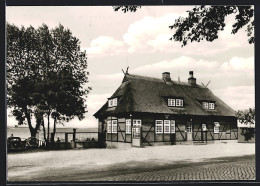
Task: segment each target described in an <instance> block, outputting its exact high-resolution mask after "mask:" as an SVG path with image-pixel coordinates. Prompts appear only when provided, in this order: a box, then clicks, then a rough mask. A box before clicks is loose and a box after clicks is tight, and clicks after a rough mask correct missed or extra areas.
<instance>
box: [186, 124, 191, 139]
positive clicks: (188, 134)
mask: <svg viewBox="0 0 260 186" xmlns="http://www.w3.org/2000/svg"><path fill="white" fill-rule="evenodd" d="M186 130H187V141H192V124H191V123H187V128H186Z"/></svg>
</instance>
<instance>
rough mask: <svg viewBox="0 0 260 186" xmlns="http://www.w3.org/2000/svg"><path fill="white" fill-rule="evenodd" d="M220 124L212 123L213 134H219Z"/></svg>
mask: <svg viewBox="0 0 260 186" xmlns="http://www.w3.org/2000/svg"><path fill="white" fill-rule="evenodd" d="M219 128H220V124H219V122H214V134H219Z"/></svg>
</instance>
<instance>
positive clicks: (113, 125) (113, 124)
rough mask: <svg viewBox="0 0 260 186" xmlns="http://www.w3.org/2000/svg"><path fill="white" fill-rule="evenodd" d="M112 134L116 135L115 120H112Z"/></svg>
mask: <svg viewBox="0 0 260 186" xmlns="http://www.w3.org/2000/svg"><path fill="white" fill-rule="evenodd" d="M112 133H117V120H112Z"/></svg>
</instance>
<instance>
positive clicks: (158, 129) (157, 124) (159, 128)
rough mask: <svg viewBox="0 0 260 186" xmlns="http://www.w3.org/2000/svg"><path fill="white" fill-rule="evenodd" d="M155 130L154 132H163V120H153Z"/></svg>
mask: <svg viewBox="0 0 260 186" xmlns="http://www.w3.org/2000/svg"><path fill="white" fill-rule="evenodd" d="M155 132H156V134H161V133H163V120H155Z"/></svg>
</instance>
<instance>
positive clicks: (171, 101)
mask: <svg viewBox="0 0 260 186" xmlns="http://www.w3.org/2000/svg"><path fill="white" fill-rule="evenodd" d="M168 106H173V107H175V99H168Z"/></svg>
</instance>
